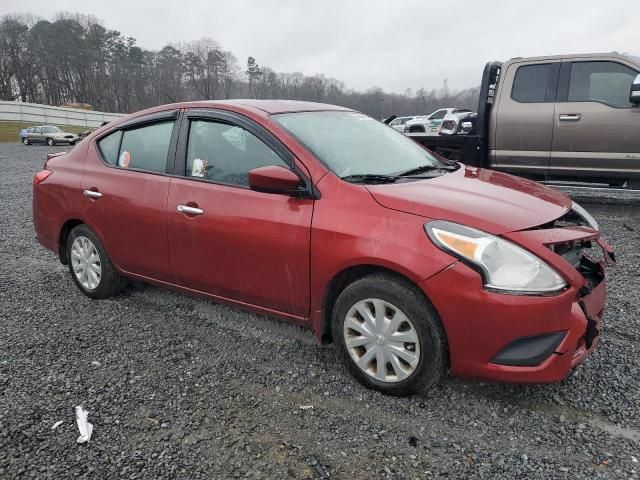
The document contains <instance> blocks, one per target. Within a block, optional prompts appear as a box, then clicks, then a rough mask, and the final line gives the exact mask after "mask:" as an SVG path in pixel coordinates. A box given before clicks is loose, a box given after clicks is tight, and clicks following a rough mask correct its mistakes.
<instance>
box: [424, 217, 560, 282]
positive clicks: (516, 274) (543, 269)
mask: <svg viewBox="0 0 640 480" xmlns="http://www.w3.org/2000/svg"><path fill="white" fill-rule="evenodd" d="M424 229H425V231H426V232H427V235H428V236H429V238H430V239H431V241H432V242H433V243H434V244H435V245H436V246H437V247H439V248H440V249H442V250H444V251H446V252H448V253H450V254H452V255H453V256H455V257H457V258H459V259H460V260H462V261H463V262H465V263H466V264H467V265H469V266H470V267H472V268H474V269H475V270H477V271H478V272H479V273H480V274H481V275H482V278H483V281H484V285H485V287H486V288H488V289H491V290H497V291H500V292H503V293H514V294H520V295H544V294H550V293H554V292H559V291H560V290H563V289H564V288H566V287H567V283H566V282H565V281H564V280H563V279H562V277H560V275H558V273H556V272H555V270H553V269H552V268H551V267H550V266H549V265H547V264H546V263H545V262H544V261H543V260H541V259H540V258H538V257H537V256H535V255H533V254H532V253H530V252H528V251H526V250H524V249H523V248H521V247H519V246H517V245H516V244H514V243H512V242H510V241H508V240H505V239H503V238H500V237H496V236H495V235H491V234H490V233H487V232H483V231H482V230H477V229H475V228H471V227H467V226H465V225H460V224H458V223H453V222H446V221H443V220H436V221H433V222H429V223H427V224H425V226H424Z"/></svg>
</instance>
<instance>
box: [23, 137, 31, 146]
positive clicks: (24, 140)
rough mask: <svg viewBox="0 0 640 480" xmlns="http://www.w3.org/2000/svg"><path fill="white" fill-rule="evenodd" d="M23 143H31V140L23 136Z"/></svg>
mask: <svg viewBox="0 0 640 480" xmlns="http://www.w3.org/2000/svg"><path fill="white" fill-rule="evenodd" d="M22 143H23V144H24V145H31V142H30V141H29V139H28V138H27V137H23V139H22Z"/></svg>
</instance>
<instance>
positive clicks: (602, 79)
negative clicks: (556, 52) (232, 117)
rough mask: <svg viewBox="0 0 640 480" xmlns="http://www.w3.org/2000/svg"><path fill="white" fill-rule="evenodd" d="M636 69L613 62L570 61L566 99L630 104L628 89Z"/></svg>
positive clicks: (616, 104)
mask: <svg viewBox="0 0 640 480" xmlns="http://www.w3.org/2000/svg"><path fill="white" fill-rule="evenodd" d="M636 75H637V72H636V71H635V70H632V69H631V68H629V67H627V66H625V65H622V64H621V63H616V62H573V63H572V64H571V75H570V76H569V92H568V95H567V101H569V102H600V103H604V104H605V105H609V106H611V107H616V108H623V107H631V106H632V105H631V102H629V91H630V89H631V83H632V82H633V79H634V78H635V77H636Z"/></svg>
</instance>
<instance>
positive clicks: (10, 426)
mask: <svg viewBox="0 0 640 480" xmlns="http://www.w3.org/2000/svg"><path fill="white" fill-rule="evenodd" d="M63 149H64V148H56V150H63ZM50 150H52V149H50V148H47V147H37V146H33V147H24V146H22V145H13V144H4V145H0V167H1V171H0V208H1V210H0V478H17V477H21V478H22V477H26V478H30V477H31V478H81V477H86V478H154V479H155V478H246V477H248V478H328V477H329V476H330V477H331V478H353V479H360V478H362V479H365V478H387V477H388V478H430V477H433V478H440V477H447V476H449V477H453V478H459V477H464V478H507V479H513V478H532V477H536V478H538V477H555V478H587V477H589V478H593V477H595V478H625V477H630V478H638V477H639V476H640V473H639V472H640V463H638V462H639V461H640V360H639V358H638V341H639V339H640V334H639V333H638V331H639V328H638V327H639V326H640V319H639V315H638V314H639V312H640V307H639V306H638V303H639V302H640V268H639V264H640V249H639V246H640V205H636V206H634V205H626V206H622V207H616V206H613V205H602V204H597V205H592V206H590V205H588V204H587V203H585V199H584V198H582V199H581V201H582V203H583V204H585V205H587V207H588V208H590V210H591V211H592V213H593V214H594V215H595V217H596V218H597V220H598V221H599V222H600V225H601V228H602V230H603V231H604V232H605V234H606V236H607V237H608V239H609V240H610V241H611V243H612V244H614V246H615V247H616V250H617V256H618V263H619V265H618V267H617V268H615V269H614V270H612V271H611V272H610V275H609V300H608V307H607V313H606V326H605V328H604V332H603V338H602V341H601V344H600V347H599V348H598V349H597V350H596V351H595V352H594V354H593V355H591V356H590V357H589V358H588V359H587V360H586V361H585V362H584V363H583V364H582V365H581V366H579V367H578V368H577V369H576V370H574V371H573V372H572V374H571V375H570V377H569V378H568V379H566V380H565V381H563V382H562V383H560V384H554V385H534V386H514V385H502V384H489V383H482V382H472V381H468V380H459V379H454V378H447V379H445V381H444V382H443V383H442V384H441V385H439V386H437V387H435V388H434V389H432V390H431V391H429V392H427V393H424V394H421V395H418V396H414V397H411V398H405V399H397V398H389V397H385V396H382V395H380V394H378V393H376V392H372V391H369V390H366V389H364V388H363V387H361V386H360V385H359V384H357V383H356V382H355V381H354V380H352V379H351V378H350V377H349V376H348V375H347V374H346V373H345V372H344V370H343V369H342V368H341V367H340V366H338V365H337V364H336V361H335V351H334V348H333V347H331V346H330V347H319V346H317V345H316V343H315V340H314V337H313V335H312V333H311V332H310V331H307V330H303V329H301V328H298V327H295V326H292V325H289V324H287V323H283V322H280V321H277V320H274V319H270V318H267V317H264V316H260V315H255V314H251V313H246V312H244V311H241V310H238V309H235V308H230V307H227V306H223V305H218V304H215V303H212V302H210V301H206V300H202V299H198V298H192V297H189V296H187V295H182V294H179V293H175V292H172V291H168V290H163V289H159V288H156V287H152V286H148V285H143V284H137V283H136V284H133V285H131V286H130V287H128V289H127V290H126V291H125V293H124V294H123V295H121V296H120V297H118V298H115V299H112V300H105V301H92V300H90V299H88V298H87V297H85V296H84V295H82V294H81V293H80V292H79V291H78V290H77V289H76V287H75V286H74V285H73V283H72V280H71V278H70V277H69V274H68V272H67V270H66V269H65V267H63V266H62V265H60V264H59V262H58V261H57V259H56V258H55V257H54V255H53V254H51V253H50V252H48V251H46V250H45V249H44V248H43V247H40V246H39V245H38V243H37V242H36V240H35V239H34V233H33V228H32V225H31V179H32V176H33V174H34V173H35V172H36V171H37V170H38V169H39V168H40V167H41V165H42V162H43V159H44V156H45V153H46V152H48V151H50ZM587 200H588V199H587ZM76 405H83V406H84V408H85V409H87V410H88V411H89V421H90V422H92V423H93V425H94V431H93V436H92V438H91V442H90V443H89V444H83V445H79V444H77V443H76V439H77V437H78V435H79V434H78V429H77V427H76V424H75V413H74V407H75V406H76ZM306 405H312V406H313V408H308V409H301V408H300V407H301V406H306ZM58 421H62V422H63V423H62V424H61V425H60V426H59V427H57V428H56V429H55V430H52V428H51V427H52V426H53V425H54V423H56V422H58Z"/></svg>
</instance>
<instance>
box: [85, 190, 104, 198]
mask: <svg viewBox="0 0 640 480" xmlns="http://www.w3.org/2000/svg"><path fill="white" fill-rule="evenodd" d="M82 193H83V194H84V196H85V197H89V198H100V197H101V196H102V194H101V193H100V192H97V191H95V190H85V191H83V192H82Z"/></svg>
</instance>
